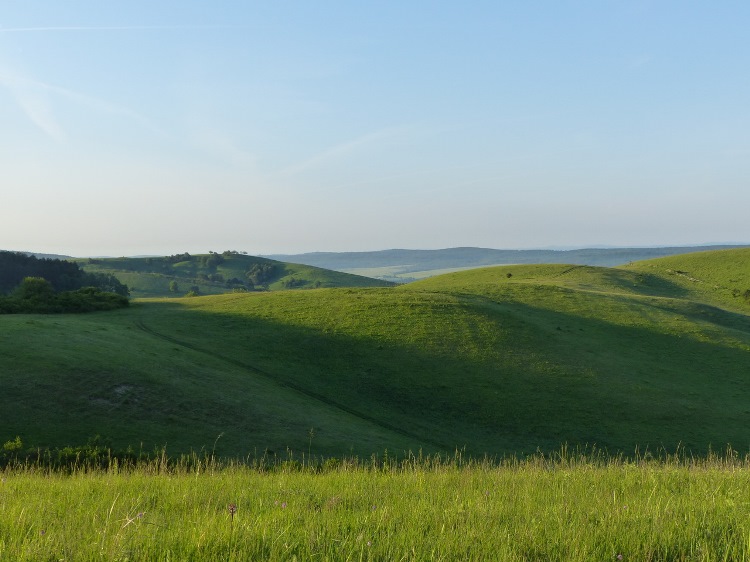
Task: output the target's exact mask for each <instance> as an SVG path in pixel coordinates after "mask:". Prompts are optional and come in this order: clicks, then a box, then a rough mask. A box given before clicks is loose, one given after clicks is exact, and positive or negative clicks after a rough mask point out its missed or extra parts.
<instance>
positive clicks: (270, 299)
mask: <svg viewBox="0 0 750 562" xmlns="http://www.w3.org/2000/svg"><path fill="white" fill-rule="evenodd" d="M0 323H1V324H2V331H0V354H1V355H2V357H3V358H4V362H3V367H2V370H1V371H0V383H1V384H2V387H3V389H4V393H3V395H4V396H3V408H2V409H0V427H1V428H3V432H4V433H5V435H0V439H12V438H13V437H15V436H16V435H20V436H21V437H22V439H23V440H24V441H25V442H26V443H31V444H35V445H40V446H46V445H64V444H70V443H80V442H84V441H85V440H86V439H87V438H88V437H90V436H92V435H95V434H101V435H103V436H106V437H108V438H110V439H111V440H112V443H113V444H114V445H115V446H118V447H124V446H127V445H132V446H135V447H140V446H143V447H145V448H151V447H154V446H161V445H167V447H168V450H170V451H172V452H179V451H187V450H189V449H191V448H193V449H200V448H205V449H212V448H214V447H215V449H216V451H217V453H219V454H222V455H232V456H235V455H238V456H244V455H259V454H262V453H263V452H265V451H269V452H273V453H276V454H286V451H287V448H290V449H292V450H294V451H296V452H297V454H299V453H300V452H303V451H304V452H307V451H308V450H309V451H311V452H312V453H313V454H325V455H337V456H339V455H346V454H358V455H369V454H371V453H373V452H382V451H383V450H384V449H388V450H389V451H394V452H399V451H405V450H408V449H410V450H413V451H416V450H418V449H422V450H423V451H426V452H430V451H448V452H450V451H453V450H454V449H455V448H459V449H465V450H466V452H467V453H469V454H471V455H483V454H489V455H500V454H506V453H522V452H527V453H528V452H534V451H536V450H537V449H541V450H544V451H550V450H555V449H557V448H558V447H559V446H560V444H561V443H564V442H567V443H569V444H581V445H587V444H588V445H596V446H598V447H602V448H606V449H607V450H608V451H610V452H616V451H624V452H626V453H627V452H631V453H632V452H633V451H634V450H635V449H636V448H639V449H640V450H641V451H643V450H644V449H649V450H655V449H658V448H660V447H665V448H667V449H669V450H674V449H675V448H676V447H678V446H681V447H684V448H686V449H687V450H689V451H691V452H694V453H696V454H701V453H705V452H706V451H707V450H708V449H709V448H710V447H713V448H717V449H723V448H725V447H726V446H727V444H731V445H732V446H734V447H736V448H738V449H740V450H742V451H747V450H748V448H750V434H748V433H747V427H748V426H749V425H750V249H735V250H723V251H712V252H701V253H695V254H690V255H687V256H675V257H667V258H659V259H655V260H649V261H644V262H638V263H633V264H629V265H628V266H625V267H620V268H604V267H591V266H579V265H570V264H568V265H559V264H546V265H515V266H504V267H491V268H483V269H473V270H470V271H464V272H457V273H452V274H446V275H442V276H437V277H432V278H429V279H425V280H423V281H419V282H414V283H410V284H408V285H402V286H398V287H391V288H330V289H326V288H320V289H315V290H309V291H277V292H253V293H232V294H223V295H210V296H203V297H200V298H173V299H138V300H135V301H134V302H133V303H132V305H131V307H130V308H129V309H127V310H120V311H114V312H108V313H96V314H90V315H78V316H75V315H60V316H41V315H18V316H5V317H0ZM271 454H272V453H271Z"/></svg>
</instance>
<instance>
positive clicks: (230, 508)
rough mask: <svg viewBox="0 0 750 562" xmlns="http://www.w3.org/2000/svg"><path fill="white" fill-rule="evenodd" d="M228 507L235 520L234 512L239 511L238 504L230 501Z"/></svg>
mask: <svg viewBox="0 0 750 562" xmlns="http://www.w3.org/2000/svg"><path fill="white" fill-rule="evenodd" d="M228 509H229V515H230V516H231V518H232V521H234V514H235V513H237V506H236V505H235V504H233V503H230V504H229V507H228Z"/></svg>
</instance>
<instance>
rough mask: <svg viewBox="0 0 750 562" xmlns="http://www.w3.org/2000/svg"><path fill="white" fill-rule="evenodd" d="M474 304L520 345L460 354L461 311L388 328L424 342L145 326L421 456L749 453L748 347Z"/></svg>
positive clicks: (362, 314) (307, 329)
mask: <svg viewBox="0 0 750 562" xmlns="http://www.w3.org/2000/svg"><path fill="white" fill-rule="evenodd" d="M403 296H404V297H408V298H410V299H412V300H413V299H415V298H417V296H416V295H408V294H406V295H403ZM248 298H253V297H248ZM310 298H311V299H313V298H315V297H314V296H311V297H310ZM352 298H355V297H354V296H352ZM344 300H346V297H344ZM311 302H312V303H313V304H312V305H311V306H315V303H314V301H311ZM320 304H321V306H325V305H326V303H324V302H322V301H321V303H320ZM327 304H328V305H330V301H329V302H328V303H327ZM348 304H349V305H351V304H352V303H351V301H349V303H348ZM365 304H367V303H362V306H359V307H357V306H354V307H353V308H351V309H349V310H348V313H349V314H356V315H358V322H360V323H361V324H362V325H367V324H373V323H377V322H379V320H378V319H377V318H374V316H373V315H377V314H378V312H377V311H376V312H373V309H372V307H371V306H369V307H368V306H365ZM422 304H425V303H422ZM419 306H420V305H419V302H418V304H417V307H419ZM468 307H469V309H468V310H469V314H470V315H471V318H472V321H474V320H479V319H481V320H484V321H486V322H488V323H489V324H492V325H495V326H497V327H498V328H507V329H508V331H509V334H510V335H507V336H505V337H504V339H503V338H500V339H498V338H495V337H494V336H493V337H489V338H485V336H483V335H481V334H477V335H476V338H477V339H476V340H475V341H473V342H471V343H472V345H474V346H475V347H479V348H480V352H479V353H473V354H469V353H464V352H462V347H463V346H464V344H465V343H467V342H463V341H457V338H460V337H463V335H461V334H458V332H454V331H452V329H451V328H450V326H449V327H447V328H446V327H445V323H444V322H441V315H442V314H450V313H451V312H449V311H448V312H446V311H444V310H442V309H441V308H440V307H429V306H423V307H422V309H420V310H421V313H420V314H417V315H412V316H410V315H408V314H405V315H403V316H400V317H399V316H397V315H390V316H389V322H390V325H389V326H388V327H387V328H384V330H385V331H384V332H383V334H387V330H390V329H394V330H395V331H396V332H398V331H399V330H401V331H403V330H407V331H408V330H410V329H412V328H413V329H415V330H416V329H420V330H424V331H425V334H426V336H425V340H424V342H426V343H425V344H424V345H422V344H420V343H419V342H416V343H408V342H404V341H394V340H393V339H389V338H388V337H386V336H382V337H381V336H378V335H377V334H375V335H373V334H370V335H367V334H365V333H364V332H363V331H358V330H353V329H349V328H340V329H337V327H336V326H335V325H333V326H332V325H331V324H326V323H325V322H323V321H322V320H321V322H320V323H319V325H313V326H303V325H294V324H293V321H291V320H289V319H285V318H284V314H283V313H279V312H273V313H270V312H269V311H270V309H269V310H264V311H261V312H259V313H252V312H251V311H245V312H240V311H236V312H232V311H226V312H221V313H218V312H213V311H210V310H207V309H198V308H191V307H184V306H181V305H179V304H178V303H148V304H145V305H144V306H143V308H142V310H141V311H140V312H142V314H141V315H140V320H139V326H140V327H141V328H142V329H143V330H145V331H146V332H147V333H149V334H150V335H152V336H154V337H158V338H161V339H163V340H165V341H168V342H170V343H171V344H174V345H176V346H181V347H184V348H185V349H189V350H191V351H193V352H196V353H199V354H202V355H204V356H205V357H207V358H210V359H211V360H212V361H214V362H215V364H216V367H217V368H221V365H222V364H226V365H232V366H234V367H236V368H238V369H241V370H242V371H243V372H244V373H246V375H247V376H248V377H250V378H258V377H259V378H262V379H264V380H266V381H271V382H273V383H274V384H276V385H278V387H279V388H280V389H283V390H292V391H294V392H295V393H298V394H300V395H302V396H304V397H305V398H306V399H307V400H309V401H312V402H317V403H318V404H319V405H322V406H323V407H324V409H330V410H338V411H340V412H343V413H345V414H347V415H348V416H349V418H347V419H352V418H354V419H357V420H359V421H363V422H367V423H368V424H369V425H371V426H376V427H379V428H380V429H382V430H387V431H388V432H391V434H392V435H393V436H394V438H395V437H399V441H400V442H401V443H403V442H405V441H406V442H410V443H413V444H414V447H415V448H416V447H424V448H426V449H428V450H443V451H449V452H450V451H452V450H454V449H455V448H459V449H465V450H466V452H467V453H468V454H471V455H483V454H490V455H497V454H504V453H519V452H521V453H524V452H525V453H530V452H534V451H535V450H537V449H541V450H543V451H554V450H557V449H558V448H559V446H560V444H561V443H563V442H567V443H569V444H572V445H597V446H599V447H603V448H606V449H608V450H610V451H612V452H616V451H624V452H632V451H633V450H634V449H635V448H636V447H640V448H641V449H643V448H645V447H650V448H652V449H656V448H661V447H663V448H665V449H666V450H675V449H676V448H677V447H679V446H682V447H686V448H688V449H689V450H690V451H692V452H694V453H696V454H702V453H705V452H707V451H708V450H709V447H711V446H713V447H714V450H716V449H722V448H723V447H724V446H726V444H727V443H731V444H733V445H734V446H737V447H738V448H744V447H746V443H745V441H746V436H745V431H744V428H745V427H747V424H748V422H750V408H748V407H747V406H746V404H748V403H750V380H748V377H747V372H748V368H749V367H750V353H749V352H748V351H747V348H745V349H742V348H739V347H731V346H728V345H726V344H724V343H720V342H709V341H699V340H698V339H696V338H694V337H692V336H691V335H689V334H681V333H678V334H668V333H664V332H663V331H661V330H660V329H659V326H658V325H656V324H651V325H646V326H623V325H617V324H613V323H610V322H605V321H601V320H597V319H591V318H583V317H581V316H577V315H575V314H567V313H560V312H554V311H550V310H546V309H544V308H540V307H534V306H529V305H524V304H520V303H513V304H512V306H510V305H507V304H498V305H497V306H486V303H485V304H484V305H482V306H472V305H470V304H469V305H468ZM674 312H675V314H679V311H674ZM720 312H721V314H720V316H721V318H720V320H721V321H720V322H718V323H717V324H719V325H720V324H721V322H724V323H728V324H731V325H732V326H734V329H741V330H744V331H743V333H744V334H745V337H746V339H748V340H750V337H748V336H747V334H748V333H749V332H750V330H748V329H747V327H748V319H747V317H745V316H742V315H735V314H732V313H727V312H724V311H720ZM464 313H466V311H464V312H462V314H464ZM717 314H718V313H717ZM274 315H276V317H275V318H274V317H273V316H274ZM368 315H369V316H368ZM322 316H324V314H323V310H322V309H321V317H322ZM449 320H455V318H449ZM417 324H419V326H417ZM431 324H432V325H434V326H435V327H436V328H435V329H434V330H431V328H430V325H431ZM437 326H441V327H440V328H437ZM743 326H744V328H743ZM482 338H485V339H482ZM749 343H750V342H749ZM269 396H271V397H273V395H272V394H269ZM279 399H280V400H283V399H284V397H283V396H282V395H279ZM316 423H317V422H316V421H315V420H310V424H311V426H314V425H315V424H316Z"/></svg>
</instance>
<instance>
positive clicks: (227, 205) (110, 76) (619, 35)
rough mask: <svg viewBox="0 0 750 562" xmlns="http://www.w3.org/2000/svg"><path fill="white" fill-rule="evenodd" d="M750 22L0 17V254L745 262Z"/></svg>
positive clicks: (22, 11)
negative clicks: (684, 255) (606, 255)
mask: <svg viewBox="0 0 750 562" xmlns="http://www.w3.org/2000/svg"><path fill="white" fill-rule="evenodd" d="M748 16H750V4H745V3H739V2H725V3H710V4H699V5H686V4H684V3H680V2H669V1H667V2H659V3H653V2H648V1H645V0H643V1H640V0H638V1H621V2H614V3H606V4H601V3H593V2H542V3H541V4H533V5H532V4H529V3H516V4H502V5H500V4H497V3H492V2H474V3H468V4H454V5H452V4H443V3H426V2H413V3H396V2H384V3H378V4H377V5H352V4H350V3H346V2H336V1H332V2H323V3H315V4H309V5H295V6H290V5H280V4H271V5H262V4H260V5H259V4H254V3H247V4H246V3H235V2H228V1H223V0H220V1H217V2H213V3H210V4H207V3H203V2H197V1H186V2H182V3H180V5H179V9H178V10H175V9H173V8H170V7H169V6H162V5H155V4H154V3H150V2H145V1H143V0H136V1H134V2H129V3H127V5H113V4H102V3H100V2H94V1H93V0H72V1H70V2H65V3H59V2H54V1H52V0H39V1H34V2H29V3H11V4H9V5H7V6H4V8H3V13H2V14H1V15H0V18H1V19H0V123H2V127H0V169H2V182H1V183H0V186H1V187H0V195H2V204H0V209H2V211H0V219H1V220H0V247H2V248H6V249H18V250H19V251H32V252H38V253H49V254H64V255H72V256H97V255H98V256H101V255H110V256H134V255H169V254H174V253H178V252H184V251H189V252H190V253H206V252H208V251H209V250H214V251H223V250H226V249H233V250H240V251H247V252H248V253H250V254H254V255H274V254H300V253H307V252H343V251H378V250H384V249H393V248H411V249H441V248H452V247H482V248H496V249H548V248H568V249H572V248H592V247H663V246H699V245H714V244H734V243H738V244H742V243H743V242H725V241H737V240H740V241H743V240H745V241H750V229H749V228H748V226H747V224H748V221H747V218H746V215H747V209H748V208H750V189H748V178H750V113H748V111H747V107H746V106H747V99H750V77H748V75H747V72H745V69H746V68H747V67H748V63H750V48H748V47H750V39H749V38H748V36H747V32H746V29H745V22H746V21H747V20H748ZM707 241H709V242H707ZM713 241H717V242H713Z"/></svg>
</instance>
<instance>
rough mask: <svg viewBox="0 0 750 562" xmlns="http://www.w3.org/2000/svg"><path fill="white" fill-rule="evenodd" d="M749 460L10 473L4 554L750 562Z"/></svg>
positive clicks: (0, 499)
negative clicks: (316, 471) (231, 511)
mask: <svg viewBox="0 0 750 562" xmlns="http://www.w3.org/2000/svg"><path fill="white" fill-rule="evenodd" d="M749 468H750V465H748V462H747V461H746V460H745V461H742V460H738V459H736V458H734V457H727V458H724V459H720V458H716V457H713V458H711V459H708V460H702V461H692V462H680V461H678V460H676V459H667V460H666V461H662V462H657V461H653V460H652V461H644V460H643V459H640V460H636V461H626V460H623V459H606V458H593V459H591V458H589V459H586V458H579V459H570V458H565V457H564V458H557V459H550V458H543V457H540V456H536V457H534V458H531V459H528V460H526V461H524V462H508V463H506V464H500V465H496V464H490V463H480V464H469V465H466V464H463V463H457V462H455V461H442V462H434V461H432V460H429V459H422V460H421V461H419V460H416V459H413V458H412V459H406V461H405V462H403V463H394V462H391V463H389V464H385V465H383V464H382V463H372V464H369V463H367V462H365V463H362V462H359V463H352V464H345V465H342V466H341V467H339V468H338V469H333V470H329V471H325V472H323V473H313V472H309V471H307V470H302V471H284V470H281V471H274V472H267V471H260V470H255V469H252V468H248V467H235V468H225V469H216V468H214V467H212V466H210V465H209V466H204V467H198V470H195V469H193V470H180V469H177V470H171V471H170V470H167V471H165V470H163V468H161V467H160V465H159V463H158V462H155V463H153V464H152V465H149V466H145V467H142V468H140V469H137V470H134V471H117V470H109V471H94V472H84V471H81V472H78V473H75V474H73V475H72V476H65V475H61V474H55V473H45V472H44V471H36V470H34V469H33V468H26V469H18V470H6V471H5V472H0V476H1V477H2V480H1V482H0V559H3V560H6V559H8V560H14V561H18V562H26V561H29V562H31V561H34V562H36V561H38V560H76V561H89V560H90V561H93V560H155V561H161V560H164V561H166V560H200V561H203V560H217V561H218V560H222V561H227V560H318V559H319V560H503V561H509V562H513V561H528V560H539V561H542V560H545V561H565V562H577V561H580V562H584V561H585V562H589V561H591V560H638V561H656V560H659V561H678V560H695V561H714V560H717V561H718V560H722V561H725V560H746V559H748V557H750V541H748V536H750V497H749V496H748V492H747V490H748V489H749V488H750V470H748V469H749ZM230 505H232V506H234V508H233V511H234V513H233V514H232V513H230Z"/></svg>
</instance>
